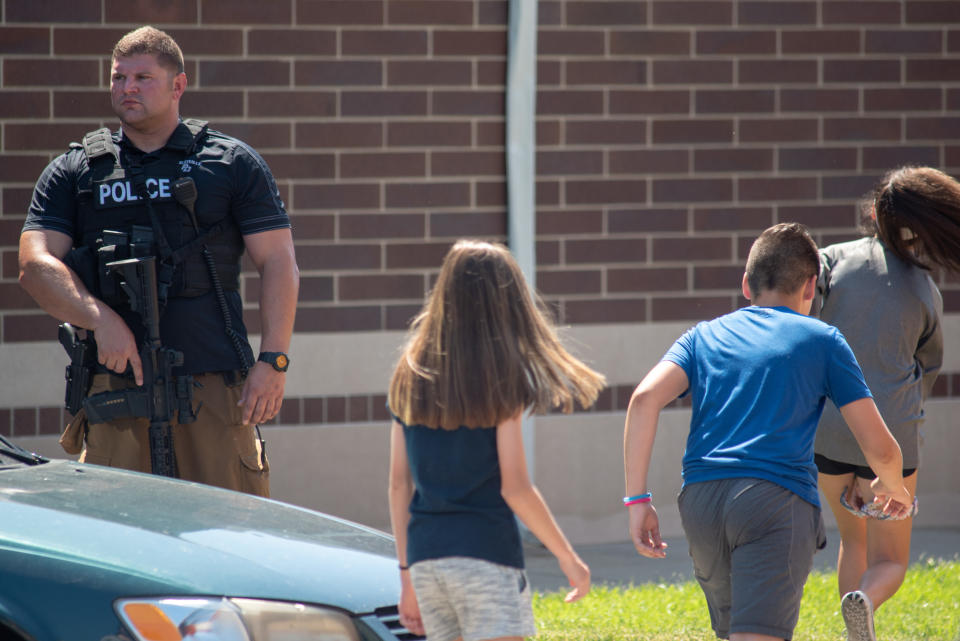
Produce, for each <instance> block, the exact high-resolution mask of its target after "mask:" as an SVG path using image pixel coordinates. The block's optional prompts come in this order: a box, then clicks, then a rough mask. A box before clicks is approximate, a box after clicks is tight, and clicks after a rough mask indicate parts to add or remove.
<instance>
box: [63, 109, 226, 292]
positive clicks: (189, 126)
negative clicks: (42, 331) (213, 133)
mask: <svg viewBox="0 0 960 641" xmlns="http://www.w3.org/2000/svg"><path fill="white" fill-rule="evenodd" d="M206 130H207V124H206V122H203V121H198V120H185V121H183V122H182V123H181V124H180V125H179V126H178V127H177V129H176V130H175V131H174V133H173V135H172V136H171V137H170V140H169V141H168V142H167V145H166V146H165V148H164V150H162V151H161V152H160V154H159V156H160V157H159V158H158V159H155V160H153V161H152V162H150V163H148V164H147V165H146V166H140V165H139V163H138V162H137V161H136V160H135V159H129V158H128V162H126V163H125V165H126V166H123V165H121V163H120V153H121V152H120V149H119V148H118V146H117V145H116V144H115V143H114V141H113V138H112V135H111V133H110V130H109V129H106V128H104V129H99V130H97V131H92V132H90V133H88V134H86V135H85V136H84V138H83V148H84V152H85V154H86V157H87V164H88V165H89V167H90V171H89V172H88V173H87V175H86V178H85V179H84V180H83V181H82V182H81V184H80V185H78V193H77V201H78V212H77V213H78V224H77V235H78V237H76V238H75V243H76V245H77V247H78V250H79V251H81V252H89V254H88V255H87V257H86V258H85V260H86V261H87V264H88V265H90V260H91V259H92V260H93V262H96V258H97V254H98V252H101V251H103V250H104V247H105V246H107V245H108V243H109V241H108V240H107V239H106V238H105V236H106V235H105V234H104V231H106V230H111V231H117V232H120V233H121V234H125V235H126V237H127V238H130V239H132V238H135V237H136V235H137V234H138V233H139V234H140V235H141V236H143V230H144V229H145V228H149V229H152V232H153V233H152V247H150V248H149V249H147V250H146V251H147V253H148V254H152V255H154V256H156V257H157V260H158V265H159V266H160V269H159V270H158V279H159V281H160V282H159V285H160V289H161V292H163V293H165V296H162V297H163V298H174V297H195V296H200V295H202V294H206V293H207V292H210V291H212V290H214V289H215V288H214V279H217V280H219V282H220V284H221V287H222V289H223V290H236V289H238V288H239V280H240V258H241V256H242V255H243V251H244V244H243V237H242V236H241V234H240V230H239V228H238V227H237V226H236V224H235V223H234V222H233V221H232V219H231V218H230V216H229V215H224V214H222V213H213V212H204V211H203V210H202V209H200V210H197V211H196V212H194V211H193V203H192V202H189V203H186V202H182V201H183V199H182V198H181V202H178V200H177V198H176V197H175V190H174V183H175V181H176V180H177V179H178V178H180V177H181V176H183V174H184V173H185V172H183V171H182V167H183V165H184V164H185V163H184V162H183V161H184V159H186V158H187V157H189V156H190V155H192V154H193V152H194V149H195V147H196V146H197V144H198V142H199V141H200V140H201V139H202V137H203V136H204V135H205V133H206ZM171 150H173V151H175V152H181V153H182V156H180V157H179V158H177V157H176V155H175V154H172V153H170V151H171ZM117 247H118V248H119V247H120V245H118V246H117ZM75 251H76V250H75ZM124 251H126V250H124ZM141 255H143V254H141ZM125 257H126V256H123V255H119V254H118V255H117V256H115V258H125ZM76 271H78V273H80V275H81V278H83V279H84V282H85V284H86V285H87V286H88V287H90V289H91V292H92V293H93V294H94V295H96V296H99V297H101V298H102V299H103V300H104V301H105V302H106V303H107V304H109V305H111V306H114V305H116V304H122V302H123V300H122V299H123V298H124V297H120V300H117V299H114V300H111V298H113V292H110V291H104V289H109V287H108V288H104V287H103V286H102V285H103V283H102V282H96V281H97V280H98V279H96V278H95V279H94V281H95V282H94V283H90V282H87V278H86V277H84V274H83V273H82V271H83V269H82V268H81V269H77V270H76ZM211 272H214V273H213V274H211ZM91 285H92V287H91Z"/></svg>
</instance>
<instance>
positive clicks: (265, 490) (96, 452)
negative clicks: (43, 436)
mask: <svg viewBox="0 0 960 641" xmlns="http://www.w3.org/2000/svg"><path fill="white" fill-rule="evenodd" d="M194 381H196V382H197V383H200V386H199V387H195V388H194V391H193V406H194V408H195V409H196V408H197V407H198V406H200V404H201V403H202V406H200V410H199V411H198V412H197V420H196V421H195V422H193V423H187V424H186V425H180V424H179V423H178V422H177V420H176V416H174V418H173V421H172V422H171V426H172V433H173V448H174V452H175V455H176V459H177V470H178V472H179V477H180V478H182V479H185V480H188V481H197V482H199V483H206V484H208V485H216V486H218V487H223V488H227V489H231V490H237V491H239V492H246V493H248V494H256V495H258V496H270V464H269V462H268V461H267V456H266V452H265V450H264V449H263V441H262V439H260V438H259V434H258V433H257V430H256V428H255V427H254V426H252V425H243V424H242V423H241V422H240V421H241V417H242V409H243V408H241V407H239V406H238V405H237V402H238V401H239V400H240V393H241V391H242V389H243V384H242V383H241V384H237V385H231V386H228V385H227V384H226V383H225V381H224V378H223V376H222V375H220V374H200V375H197V376H194ZM132 386H133V383H132V382H131V381H129V380H126V379H122V378H119V377H116V376H112V375H110V374H97V375H96V376H94V378H93V384H92V385H91V388H90V394H91V395H93V394H97V393H100V392H105V391H112V390H115V389H121V388H123V387H132ZM77 422H78V421H74V423H77ZM80 422H81V423H82V422H84V421H82V419H81V421H80ZM71 429H72V430H73V431H74V434H72V435H69V432H70V431H71ZM82 429H83V427H82V425H75V424H71V425H70V426H68V427H67V433H65V434H64V438H62V439H61V443H63V445H64V449H66V450H67V451H68V452H70V451H71V450H70V449H68V445H67V442H69V441H71V440H72V441H73V442H74V443H77V441H78V440H79V439H78V438H77V437H78V436H79V434H76V432H77V431H78V430H82ZM148 431H149V421H148V420H147V419H144V418H124V419H117V420H115V421H112V422H110V423H95V424H90V425H88V426H87V429H86V438H85V442H84V444H83V452H82V453H81V455H80V461H81V462H83V463H95V464H97V465H107V466H110V467H119V468H124V469H127V470H135V471H138V472H150V438H149V434H148ZM73 453H76V450H74V451H73Z"/></svg>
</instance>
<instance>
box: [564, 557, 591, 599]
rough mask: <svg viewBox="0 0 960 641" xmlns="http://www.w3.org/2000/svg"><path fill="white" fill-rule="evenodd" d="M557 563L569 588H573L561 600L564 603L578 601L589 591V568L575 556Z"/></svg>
mask: <svg viewBox="0 0 960 641" xmlns="http://www.w3.org/2000/svg"><path fill="white" fill-rule="evenodd" d="M558 562H559V564H560V569H561V570H562V571H563V574H564V576H566V577H567V581H569V582H570V587H572V588H573V589H572V590H570V591H569V592H568V593H567V596H565V597H564V598H563V600H564V602H566V603H573V602H574V601H579V600H580V599H582V598H583V597H584V596H586V594H587V592H589V591H590V568H589V567H587V564H586V563H584V562H583V560H582V559H581V558H580V557H579V556H577V555H576V554H573V556H571V557H570V558H568V559H566V560H563V561H559V560H558Z"/></svg>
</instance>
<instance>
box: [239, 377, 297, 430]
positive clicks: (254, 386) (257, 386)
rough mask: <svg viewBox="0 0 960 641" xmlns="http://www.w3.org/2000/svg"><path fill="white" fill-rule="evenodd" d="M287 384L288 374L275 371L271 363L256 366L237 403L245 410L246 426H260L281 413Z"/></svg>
mask: <svg viewBox="0 0 960 641" xmlns="http://www.w3.org/2000/svg"><path fill="white" fill-rule="evenodd" d="M285 382H286V374H285V373H284V372H278V371H277V370H275V369H273V367H272V366H271V365H270V364H269V363H264V362H261V361H257V362H256V363H255V364H254V366H253V368H252V369H251V370H250V373H249V374H247V380H246V381H244V383H243V391H242V393H241V394H240V400H239V401H238V402H237V405H238V406H240V407H242V408H243V419H242V420H243V424H244V425H259V424H260V423H264V422H266V421H269V420H270V419H272V418H273V417H274V416H276V415H277V414H278V413H279V412H280V406H281V405H282V404H283V386H284V383H285Z"/></svg>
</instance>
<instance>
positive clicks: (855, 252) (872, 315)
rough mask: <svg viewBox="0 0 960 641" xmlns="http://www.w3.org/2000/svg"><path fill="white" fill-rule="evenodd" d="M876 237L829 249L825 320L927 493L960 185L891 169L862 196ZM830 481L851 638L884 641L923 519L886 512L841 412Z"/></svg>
mask: <svg viewBox="0 0 960 641" xmlns="http://www.w3.org/2000/svg"><path fill="white" fill-rule="evenodd" d="M863 210H864V214H865V215H864V228H865V231H866V236H865V237H864V238H861V239H859V240H855V241H851V242H846V243H838V244H835V245H831V246H829V247H825V248H823V249H822V250H821V266H822V269H821V272H820V279H819V283H818V288H819V292H820V294H821V296H822V309H821V311H820V318H821V319H822V320H824V321H826V322H827V323H830V324H831V325H834V326H836V327H837V328H838V329H840V331H841V332H842V333H843V335H844V336H845V337H846V339H847V341H848V343H849V344H850V347H851V348H853V352H854V354H855V355H856V357H857V360H858V361H859V363H860V366H861V368H862V369H863V374H864V377H865V379H866V382H867V385H868V386H869V387H870V390H871V392H872V393H873V395H874V397H875V399H876V402H877V406H878V407H879V409H880V414H881V415H882V416H883V419H884V421H886V423H887V426H888V427H889V429H890V431H891V432H892V433H893V435H894V436H895V437H896V439H897V441H898V443H899V444H900V448H901V450H902V452H903V467H904V469H903V477H904V482H905V484H906V486H907V489H909V490H910V493H911V494H912V495H914V497H915V495H916V487H917V468H918V467H919V463H920V461H919V445H920V433H919V430H920V426H921V424H922V423H923V419H924V413H923V404H924V401H925V399H926V398H927V397H928V396H929V394H930V391H931V389H932V387H933V383H934V380H935V379H936V377H937V374H938V372H939V370H940V366H941V363H942V357H943V335H942V329H941V315H942V313H943V301H942V298H941V296H940V292H939V291H938V289H937V287H936V285H935V284H934V281H933V279H932V278H931V277H930V272H931V271H932V270H933V269H934V268H939V269H944V270H951V271H960V183H958V182H957V181H956V180H954V179H953V178H951V177H950V176H948V175H946V174H944V173H943V172H941V171H938V170H936V169H932V168H930V167H901V168H899V169H895V170H893V171H891V172H889V173H887V174H886V175H885V176H884V177H883V179H882V181H881V182H880V183H879V184H878V186H877V187H876V189H875V190H874V193H873V194H872V196H871V197H869V198H868V199H866V200H865V201H864V203H863ZM815 453H816V456H815V460H816V463H817V468H818V469H819V485H820V489H821V490H822V491H823V494H824V496H825V497H826V500H827V502H828V504H829V505H830V508H831V510H832V511H833V514H834V515H835V516H836V519H837V525H838V527H839V530H840V539H841V541H840V553H839V557H838V561H837V574H838V583H839V590H840V594H841V595H842V601H841V611H842V613H843V617H844V622H845V624H846V627H847V637H848V639H849V640H850V641H874V639H875V638H876V637H875V635H874V629H873V612H874V610H875V609H876V608H878V607H879V606H880V604H882V603H883V602H884V601H886V600H887V599H889V598H890V597H891V596H893V595H894V593H896V591H897V589H898V588H899V587H900V584H901V583H902V582H903V578H904V576H905V574H906V570H907V564H908V562H909V558H910V532H911V528H912V525H913V518H912V515H913V514H915V513H916V499H914V509H913V510H912V511H911V513H910V516H908V517H907V518H905V519H903V520H897V519H889V518H883V516H882V515H881V514H880V513H879V512H877V511H876V510H875V509H874V508H875V506H874V505H873V503H872V493H871V492H870V488H869V484H870V482H871V480H872V479H874V478H875V475H874V473H873V471H872V470H871V469H870V467H869V466H868V465H867V462H866V459H865V458H864V456H863V453H862V452H861V451H860V448H859V446H858V444H857V441H856V440H855V439H854V438H853V436H852V434H851V432H850V430H849V429H847V426H846V424H845V423H844V421H843V418H842V417H841V415H840V413H839V411H837V410H836V408H833V407H829V406H828V407H827V408H825V410H824V413H823V417H822V418H821V420H820V425H819V427H818V429H817V438H816V444H815Z"/></svg>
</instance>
